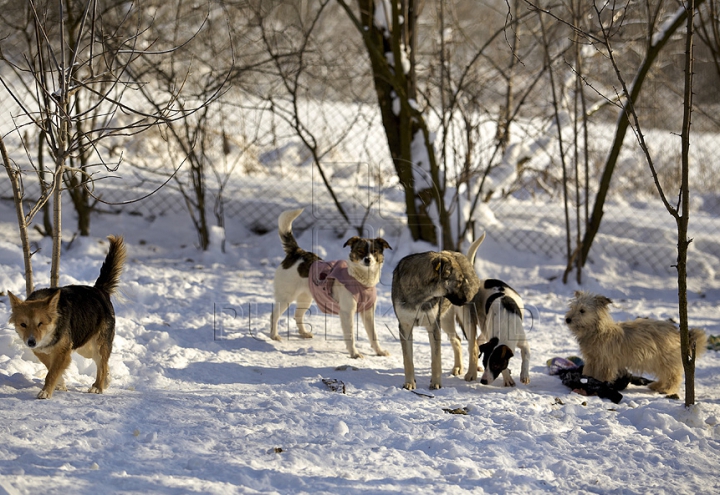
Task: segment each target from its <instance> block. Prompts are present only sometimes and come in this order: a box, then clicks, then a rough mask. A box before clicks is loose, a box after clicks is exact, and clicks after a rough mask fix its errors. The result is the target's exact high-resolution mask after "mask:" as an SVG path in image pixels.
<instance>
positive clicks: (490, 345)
mask: <svg viewBox="0 0 720 495" xmlns="http://www.w3.org/2000/svg"><path fill="white" fill-rule="evenodd" d="M498 342H500V341H499V340H498V338H497V337H493V338H491V339H490V340H488V341H487V342H485V343H484V344H482V345H481V346H480V347H479V349H480V355H482V354H490V353H491V352H492V350H493V349H495V346H496V345H498Z"/></svg>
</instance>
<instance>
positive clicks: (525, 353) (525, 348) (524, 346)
mask: <svg viewBox="0 0 720 495" xmlns="http://www.w3.org/2000/svg"><path fill="white" fill-rule="evenodd" d="M518 347H519V348H520V356H521V358H522V364H521V368H520V382H521V383H524V384H525V385H527V384H528V383H530V346H529V345H528V343H527V341H522V342H520V343H519V344H518Z"/></svg>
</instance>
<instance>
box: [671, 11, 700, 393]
mask: <svg viewBox="0 0 720 495" xmlns="http://www.w3.org/2000/svg"><path fill="white" fill-rule="evenodd" d="M686 8H687V32H686V35H685V93H684V99H683V124H682V134H681V138H682V172H681V176H682V180H681V186H680V187H681V189H680V199H681V206H680V211H681V214H680V215H677V216H676V221H677V228H678V264H677V271H678V305H679V311H680V344H681V350H682V363H683V369H684V371H685V406H686V407H687V406H691V405H692V404H694V403H695V355H696V352H697V349H695V348H694V347H693V346H692V345H691V343H690V329H689V324H688V301H687V252H688V246H689V245H690V242H692V240H691V239H688V236H687V233H688V222H689V220H690V185H689V168H690V164H689V158H688V157H689V151H690V125H691V120H692V100H693V92H692V90H693V63H694V60H693V19H694V17H695V0H688V2H687V4H686Z"/></svg>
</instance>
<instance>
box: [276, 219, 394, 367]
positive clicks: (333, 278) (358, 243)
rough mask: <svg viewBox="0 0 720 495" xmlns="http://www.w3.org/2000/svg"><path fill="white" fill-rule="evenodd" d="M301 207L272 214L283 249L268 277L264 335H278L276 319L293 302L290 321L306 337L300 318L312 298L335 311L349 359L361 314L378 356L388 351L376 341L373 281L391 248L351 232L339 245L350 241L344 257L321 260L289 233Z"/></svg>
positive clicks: (309, 335) (355, 352)
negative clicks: (269, 304) (271, 296)
mask: <svg viewBox="0 0 720 495" xmlns="http://www.w3.org/2000/svg"><path fill="white" fill-rule="evenodd" d="M302 212H303V208H299V209H297V210H288V211H285V212H283V213H281V214H280V216H279V217H278V235H279V236H280V242H281V243H282V246H283V250H284V251H285V259H284V260H283V262H282V264H281V265H280V266H279V267H278V268H277V270H275V279H274V281H273V284H274V290H275V305H274V306H273V310H272V321H271V328H270V337H271V338H272V339H274V340H280V335H278V320H279V319H280V315H282V314H283V313H284V312H285V311H286V310H287V309H288V307H289V306H290V304H292V303H293V302H295V303H296V308H295V322H296V323H297V327H298V332H299V333H300V336H301V337H303V338H312V336H313V335H312V333H311V332H308V331H307V330H306V329H305V325H304V323H303V317H304V316H305V313H306V312H307V310H308V309H309V308H310V305H311V304H312V302H313V300H315V302H316V304H317V306H318V309H320V311H322V312H323V313H328V314H339V315H340V325H341V326H342V331H343V336H344V339H345V344H346V345H347V349H348V352H349V353H350V357H352V358H362V357H363V355H362V354H361V353H360V352H359V351H358V350H357V348H356V347H355V332H354V330H353V321H354V319H355V314H356V313H359V314H360V316H361V317H362V321H363V325H364V326H365V331H366V332H367V336H368V339H369V340H370V345H371V346H372V348H373V350H374V351H375V353H376V354H377V355H378V356H388V355H389V353H388V352H387V351H385V350H384V349H383V348H382V347H380V344H379V343H378V341H377V335H376V333H375V305H376V299H377V298H376V290H375V286H376V285H377V283H378V282H379V281H380V271H381V269H382V265H383V261H384V257H383V251H384V250H385V249H392V248H391V247H390V245H389V244H388V243H387V242H386V241H385V240H384V239H382V238H379V237H378V238H375V239H365V238H361V237H351V238H350V239H348V240H347V242H345V244H344V245H343V247H345V246H350V255H349V256H348V259H347V261H345V260H339V261H330V262H325V261H323V260H322V259H321V258H320V257H319V256H318V255H316V254H314V253H311V252H309V251H305V250H304V249H302V248H300V247H299V246H298V243H297V241H296V240H295V237H294V236H293V233H292V223H293V220H295V219H296V218H297V217H298V216H299V215H300V214H301V213H302Z"/></svg>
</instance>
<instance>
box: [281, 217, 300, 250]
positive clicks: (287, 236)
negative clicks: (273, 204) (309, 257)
mask: <svg viewBox="0 0 720 495" xmlns="http://www.w3.org/2000/svg"><path fill="white" fill-rule="evenodd" d="M303 210H304V208H298V209H297V210H287V211H284V212H282V213H281V214H280V216H279V217H278V235H279V236H280V242H281V243H282V247H283V250H284V251H285V254H291V253H294V252H296V251H297V250H298V249H299V246H298V243H297V241H296V240H295V236H293V233H292V223H293V220H295V219H296V218H297V217H299V216H300V214H301V213H302V212H303Z"/></svg>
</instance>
